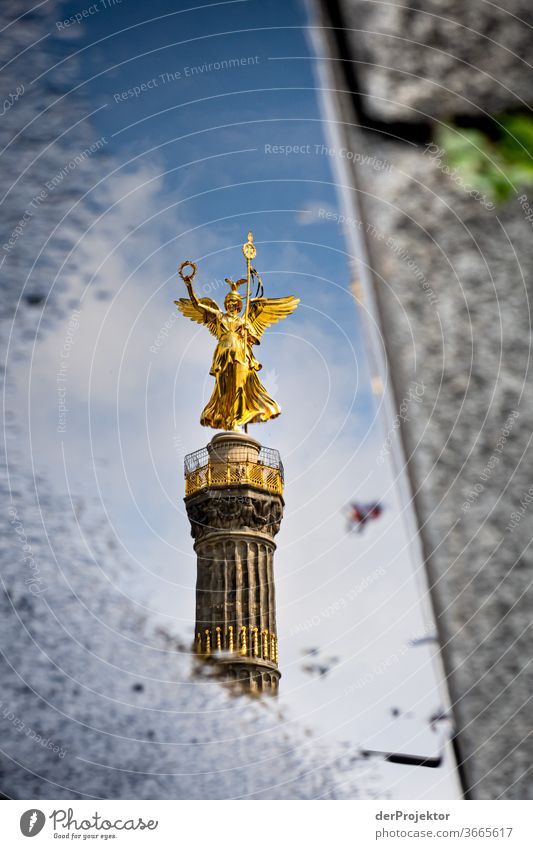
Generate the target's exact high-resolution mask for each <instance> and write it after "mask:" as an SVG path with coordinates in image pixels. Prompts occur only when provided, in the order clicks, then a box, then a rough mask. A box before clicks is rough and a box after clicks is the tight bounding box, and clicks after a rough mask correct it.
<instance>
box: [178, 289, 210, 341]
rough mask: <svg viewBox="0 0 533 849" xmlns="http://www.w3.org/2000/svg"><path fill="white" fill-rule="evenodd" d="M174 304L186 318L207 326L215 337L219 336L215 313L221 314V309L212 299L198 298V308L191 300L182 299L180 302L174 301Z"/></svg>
mask: <svg viewBox="0 0 533 849" xmlns="http://www.w3.org/2000/svg"><path fill="white" fill-rule="evenodd" d="M174 303H175V304H176V306H177V308H178V309H179V311H180V312H181V313H183V315H184V316H186V317H187V318H190V319H191V321H196V322H197V323H198V324H205V326H206V327H207V329H208V330H209V332H210V333H212V334H213V336H216V335H217V322H216V315H215V313H214V312H213V311H216V312H217V313H219V312H220V308H219V306H218V304H217V303H216V302H215V301H212V300H211V298H198V306H195V304H193V302H192V301H191V300H190V299H189V298H180V299H179V301H174ZM202 305H204V306H206V307H208V309H205V310H204V309H202Z"/></svg>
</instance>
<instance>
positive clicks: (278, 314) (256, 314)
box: [248, 295, 300, 339]
mask: <svg viewBox="0 0 533 849" xmlns="http://www.w3.org/2000/svg"><path fill="white" fill-rule="evenodd" d="M299 303H300V298H295V297H294V295H288V296H287V297H286V298H252V300H251V301H250V309H249V312H248V321H249V322H250V324H251V325H252V327H253V328H254V330H255V332H256V334H257V338H258V339H260V338H261V336H262V335H263V333H264V332H265V330H266V329H267V327H270V325H271V324H276V322H277V321H280V319H282V318H287V316H288V315H290V314H291V312H294V310H295V309H296V307H297V306H298V304H299Z"/></svg>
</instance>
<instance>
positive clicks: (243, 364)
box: [200, 312, 281, 430]
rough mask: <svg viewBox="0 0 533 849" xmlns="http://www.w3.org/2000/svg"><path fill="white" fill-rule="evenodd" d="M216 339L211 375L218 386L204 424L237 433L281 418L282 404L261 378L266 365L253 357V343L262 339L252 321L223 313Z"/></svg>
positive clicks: (206, 409)
mask: <svg viewBox="0 0 533 849" xmlns="http://www.w3.org/2000/svg"><path fill="white" fill-rule="evenodd" d="M216 336H217V338H218V345H217V347H216V349H215V353H214V354H213V362H212V365H211V371H210V372H209V373H210V374H212V375H213V377H214V378H215V387H214V389H213V394H212V395H211V398H210V400H209V403H208V404H207V405H206V407H205V409H204V411H203V413H202V416H201V418H200V424H202V425H207V426H208V427H212V428H217V429H222V430H234V429H235V428H236V427H238V426H239V425H245V424H250V423H252V422H264V421H267V420H268V419H273V418H275V417H276V416H279V414H280V412H281V409H280V407H279V405H278V404H277V403H276V401H274V399H273V398H271V397H270V395H269V394H268V392H267V391H266V389H265V387H264V386H263V384H262V383H261V381H260V380H259V377H258V375H257V372H258V371H259V370H260V369H261V368H262V366H261V363H259V362H258V361H257V360H256V358H255V357H254V355H253V351H252V344H258V343H259V339H258V338H257V336H256V335H255V332H254V328H253V327H252V325H251V324H250V322H245V320H244V318H243V317H242V316H240V315H230V314H229V313H222V312H219V313H218V314H217V316H216Z"/></svg>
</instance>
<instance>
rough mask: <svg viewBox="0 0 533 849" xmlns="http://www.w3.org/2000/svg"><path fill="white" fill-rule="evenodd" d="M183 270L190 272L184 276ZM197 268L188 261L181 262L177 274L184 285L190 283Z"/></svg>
mask: <svg viewBox="0 0 533 849" xmlns="http://www.w3.org/2000/svg"><path fill="white" fill-rule="evenodd" d="M184 268H192V272H191V273H190V274H185V272H184V270H183V269H184ZM197 268H198V266H197V265H196V263H195V262H191V261H190V260H189V259H186V260H185V262H182V263H181V265H180V267H179V268H178V274H179V276H180V277H181V279H182V280H183V282H184V283H192V281H193V280H194V275H195V274H196V269H197Z"/></svg>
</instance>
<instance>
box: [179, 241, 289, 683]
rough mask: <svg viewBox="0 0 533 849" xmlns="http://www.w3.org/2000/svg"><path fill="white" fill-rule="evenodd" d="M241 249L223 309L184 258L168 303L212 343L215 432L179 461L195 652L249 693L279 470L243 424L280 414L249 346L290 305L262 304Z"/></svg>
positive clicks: (267, 587) (266, 641)
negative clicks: (174, 296) (179, 287)
mask: <svg viewBox="0 0 533 849" xmlns="http://www.w3.org/2000/svg"><path fill="white" fill-rule="evenodd" d="M242 250H243V254H244V256H245V258H246V269H247V275H246V277H245V278H242V279H240V280H237V281H236V282H234V281H233V280H231V279H230V278H226V283H227V284H228V286H229V288H230V291H229V292H228V294H227V295H226V298H225V299H224V308H225V312H224V311H223V310H221V309H220V307H219V306H218V304H216V303H215V301H213V300H211V299H210V298H198V297H197V295H196V293H195V291H194V289H193V280H194V277H195V275H196V270H197V266H196V264H195V263H193V262H189V261H187V262H184V263H182V264H181V266H180V268H179V274H180V276H181V278H182V280H183V282H184V283H185V285H186V287H187V291H188V294H189V297H188V298H180V300H179V301H175V302H174V303H175V304H176V305H177V307H178V309H179V310H180V311H181V312H182V313H183V315H185V316H186V317H187V318H190V319H191V320H192V321H196V322H197V323H198V324H203V325H205V326H206V327H207V328H208V330H209V331H210V332H211V333H212V334H213V336H215V338H216V339H217V346H216V348H215V352H214V354H213V361H212V365H211V371H210V374H211V375H212V376H213V377H214V379H215V385H214V388H213V393H212V395H211V398H210V400H209V402H208V403H207V405H206V407H205V409H204V411H203V413H202V415H201V418H200V422H201V424H202V425H205V426H206V427H212V428H214V429H216V430H221V431H222V433H218V434H217V435H216V436H214V437H213V439H212V440H211V442H210V443H209V444H208V446H207V447H206V448H201V449H200V450H199V451H195V452H194V453H192V454H188V455H187V456H186V458H185V506H186V509H187V516H188V518H189V521H190V523H191V534H192V536H193V538H194V549H195V551H196V554H197V583H196V627H195V634H196V639H195V652H196V655H197V657H198V658H199V659H200V658H201V659H204V660H205V661H208V662H209V663H211V664H214V666H213V668H214V669H215V670H216V671H217V672H218V673H219V674H220V675H221V676H222V677H223V678H224V679H225V680H226V681H235V682H239V685H240V686H241V687H243V688H244V689H245V690H247V691H248V692H252V693H262V692H269V693H277V690H278V682H279V678H280V674H281V673H280V672H279V669H278V638H277V631H276V605H275V590H274V551H275V550H276V544H275V542H274V537H275V535H276V534H277V532H278V531H279V528H280V524H281V519H282V516H283V506H284V501H283V466H282V463H281V459H280V456H279V453H278V452H277V451H275V450H274V449H271V448H264V447H262V446H261V444H260V443H259V442H258V441H257V440H255V439H253V438H252V437H251V436H249V435H248V433H247V427H248V425H249V424H255V423H258V422H265V421H268V420H269V419H272V418H275V417H276V416H279V414H280V412H281V409H280V407H279V405H278V404H277V402H276V401H275V400H274V399H273V398H271V397H270V395H269V394H268V392H267V391H266V389H265V387H264V386H263V384H262V383H261V381H260V380H259V377H258V372H259V370H260V369H261V364H260V363H259V362H258V361H257V360H256V358H255V356H254V353H253V346H254V345H259V344H260V340H261V337H262V335H263V333H264V331H265V330H266V329H267V327H270V326H271V325H272V324H275V323H276V322H278V321H279V320H280V319H282V318H285V317H286V316H288V315H290V314H291V313H292V312H293V311H294V310H295V309H296V307H297V305H298V304H299V298H295V297H292V296H288V297H285V298H265V297H264V296H263V285H262V282H261V278H260V277H259V275H258V274H257V272H256V270H255V268H253V266H252V264H251V263H252V260H253V259H255V256H256V248H255V245H254V243H253V236H252V233H248V241H247V242H246V244H245V245H244V246H243V249H242ZM252 279H253V280H254V282H256V283H257V292H256V296H255V297H253V298H251V297H250V287H251V282H252ZM243 285H246V302H245V308H244V315H241V311H242V306H243V303H242V297H241V295H240V293H239V288H240V287H241V286H243Z"/></svg>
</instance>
